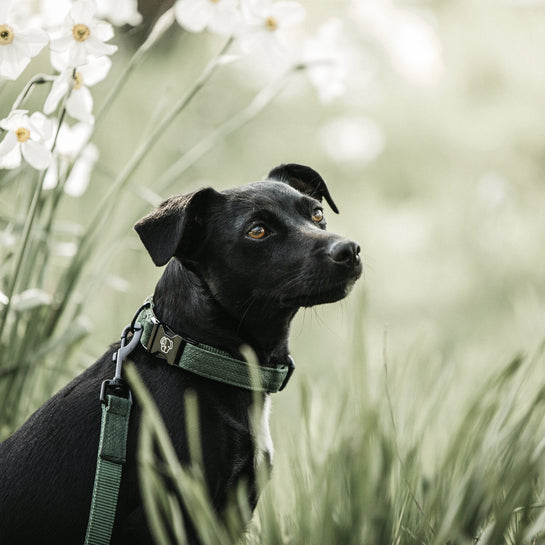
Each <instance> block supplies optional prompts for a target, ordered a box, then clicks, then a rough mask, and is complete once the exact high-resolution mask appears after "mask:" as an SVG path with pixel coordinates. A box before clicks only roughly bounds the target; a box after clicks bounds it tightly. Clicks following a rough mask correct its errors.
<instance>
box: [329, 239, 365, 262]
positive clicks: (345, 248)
mask: <svg viewBox="0 0 545 545" xmlns="http://www.w3.org/2000/svg"><path fill="white" fill-rule="evenodd" d="M329 257H331V259H332V260H333V261H335V263H338V264H339V265H346V266H348V267H353V266H355V265H357V264H358V263H359V262H360V247H359V245H358V244H356V243H355V242H352V241H351V240H339V241H337V242H335V243H333V244H332V245H331V248H330V249H329Z"/></svg>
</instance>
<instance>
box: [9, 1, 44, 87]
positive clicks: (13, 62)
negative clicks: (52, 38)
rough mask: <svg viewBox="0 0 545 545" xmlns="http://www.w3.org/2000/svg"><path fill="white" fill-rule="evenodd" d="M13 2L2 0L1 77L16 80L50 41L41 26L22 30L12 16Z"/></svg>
mask: <svg viewBox="0 0 545 545" xmlns="http://www.w3.org/2000/svg"><path fill="white" fill-rule="evenodd" d="M11 4H12V2H10V1H6V0H2V1H0V79H2V78H3V79H10V80H15V79H17V78H18V77H19V75H20V74H21V72H22V71H23V70H24V69H25V68H26V66H27V65H28V63H29V62H30V59H31V58H32V57H35V56H36V55H37V54H38V53H39V52H40V51H41V50H42V49H43V48H44V46H45V45H46V44H47V42H48V41H49V36H48V35H47V32H45V31H44V30H42V29H41V28H29V29H25V30H22V29H21V28H19V27H18V26H17V25H16V24H14V22H13V21H12V19H11V17H10V11H11V10H10V7H11Z"/></svg>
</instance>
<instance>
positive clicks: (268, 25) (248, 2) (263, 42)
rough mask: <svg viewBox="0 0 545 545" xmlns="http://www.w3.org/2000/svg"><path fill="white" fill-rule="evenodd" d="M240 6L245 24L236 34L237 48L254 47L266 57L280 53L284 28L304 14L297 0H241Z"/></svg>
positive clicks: (297, 22)
mask: <svg viewBox="0 0 545 545" xmlns="http://www.w3.org/2000/svg"><path fill="white" fill-rule="evenodd" d="M241 7H242V13H243V16H244V19H245V21H246V23H247V24H246V25H245V26H244V27H241V30H240V32H239V33H238V35H237V39H238V42H239V44H240V46H241V48H242V49H243V50H244V51H247V52H251V51H255V50H258V51H259V52H260V53H262V54H264V55H266V56H268V55H275V54H278V53H279V52H281V51H282V50H283V49H284V48H285V47H286V36H285V30H286V29H288V28H289V27H291V26H294V25H297V24H299V23H300V22H301V21H302V20H303V19H304V18H305V16H306V12H305V9H304V8H303V6H302V5H301V4H299V2H292V1H289V0H286V1H281V2H272V1H271V0H242V1H241Z"/></svg>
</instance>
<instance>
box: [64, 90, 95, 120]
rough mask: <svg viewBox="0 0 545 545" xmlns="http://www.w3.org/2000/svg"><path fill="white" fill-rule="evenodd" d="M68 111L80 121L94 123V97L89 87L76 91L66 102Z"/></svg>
mask: <svg viewBox="0 0 545 545" xmlns="http://www.w3.org/2000/svg"><path fill="white" fill-rule="evenodd" d="M66 111H67V112H68V113H69V114H70V115H71V116H72V117H73V118H74V119H78V120H79V121H84V122H86V123H92V122H93V115H92V113H91V112H92V111H93V97H92V95H91V92H90V91H89V89H87V87H82V88H81V89H74V90H73V91H72V93H71V94H70V96H69V97H68V100H67V101H66Z"/></svg>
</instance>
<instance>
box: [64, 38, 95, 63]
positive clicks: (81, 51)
mask: <svg viewBox="0 0 545 545" xmlns="http://www.w3.org/2000/svg"><path fill="white" fill-rule="evenodd" d="M89 40H90V38H88V39H87V40H86V41H85V42H76V41H75V40H72V45H71V46H70V49H69V50H68V65H69V66H80V65H82V64H85V63H86V62H87V47H86V45H85V44H86V43H87V42H88V41H89Z"/></svg>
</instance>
